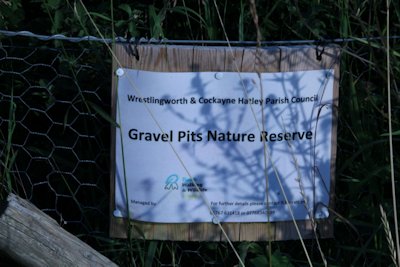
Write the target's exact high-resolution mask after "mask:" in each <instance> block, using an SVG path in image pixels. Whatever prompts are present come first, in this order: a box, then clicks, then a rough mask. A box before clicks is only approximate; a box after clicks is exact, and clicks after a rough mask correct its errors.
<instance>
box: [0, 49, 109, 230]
mask: <svg viewBox="0 0 400 267" xmlns="http://www.w3.org/2000/svg"><path fill="white" fill-rule="evenodd" d="M107 72H108V67H107V66H106V64H105V62H104V59H102V58H101V48H98V49H88V48H84V47H75V48H74V49H69V48H65V47H64V48H62V47H51V46H50V45H46V46H45V47H42V46H29V47H22V46H18V45H6V44H4V42H3V44H1V45H0V107H1V108H0V140H1V141H0V142H2V143H4V145H2V146H1V150H0V152H1V154H0V160H1V166H2V167H3V168H2V169H3V170H2V174H4V173H5V170H7V169H9V170H8V171H9V172H8V173H9V174H11V176H12V177H14V178H15V179H10V181H9V182H10V183H11V184H10V187H12V188H13V190H15V191H18V192H17V193H18V194H19V195H20V196H22V197H25V198H27V199H29V200H30V201H31V202H32V203H34V204H35V205H37V206H38V207H39V208H40V209H42V210H43V211H45V212H46V213H48V214H49V215H51V216H52V217H53V218H54V219H56V221H58V222H59V223H60V225H62V226H63V227H65V228H67V229H68V230H69V231H71V232H73V233H76V234H78V233H79V234H82V233H83V232H82V229H85V231H84V232H86V234H88V233H93V231H96V230H100V231H105V230H106V226H107V224H106V223H105V222H106V220H107V216H106V214H107V210H106V209H105V207H107V206H108V204H107V202H108V182H107V181H108V180H109V179H108V175H109V166H108V162H109V160H108V157H109V147H108V146H109V141H108V138H109V125H108V124H107V123H106V122H105V121H104V120H103V119H102V118H101V117H100V116H99V115H98V114H97V113H96V112H94V110H93V106H95V105H96V106H99V107H101V108H102V109H105V110H106V111H105V112H107V110H108V109H109V107H110V103H109V102H110V101H109V99H110V97H109V95H110V81H109V78H108V77H107V75H106V74H107ZM108 76H109V75H108ZM7 143H8V144H9V146H7V145H6V144H7ZM7 147H8V148H9V149H8V150H7ZM13 156H15V161H14V162H13V163H12V165H11V164H10V163H11V162H10V159H11V158H13ZM3 179H5V178H3ZM3 182H4V181H3ZM3 185H4V183H3ZM89 217H90V218H92V220H90V221H89V220H88V218H89ZM93 218H96V219H93Z"/></svg>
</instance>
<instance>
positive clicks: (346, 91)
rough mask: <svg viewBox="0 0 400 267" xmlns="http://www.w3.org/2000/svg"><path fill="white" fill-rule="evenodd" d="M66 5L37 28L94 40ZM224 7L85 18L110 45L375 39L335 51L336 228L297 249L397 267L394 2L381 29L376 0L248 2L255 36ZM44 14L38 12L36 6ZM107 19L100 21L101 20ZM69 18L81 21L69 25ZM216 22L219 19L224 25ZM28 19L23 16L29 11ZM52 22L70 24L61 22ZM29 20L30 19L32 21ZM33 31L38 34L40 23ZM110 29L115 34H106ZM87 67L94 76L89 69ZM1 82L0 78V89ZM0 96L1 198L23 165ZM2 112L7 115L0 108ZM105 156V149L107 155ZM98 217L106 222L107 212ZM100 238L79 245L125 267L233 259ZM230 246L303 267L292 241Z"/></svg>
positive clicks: (167, 7)
mask: <svg viewBox="0 0 400 267" xmlns="http://www.w3.org/2000/svg"><path fill="white" fill-rule="evenodd" d="M66 2H67V3H66V4H63V3H62V2H60V3H57V6H55V7H52V6H51V5H48V6H46V8H44V9H43V10H44V14H45V15H46V14H48V16H49V18H51V20H52V21H53V22H52V23H49V26H48V27H43V28H44V29H46V32H47V33H48V34H50V33H51V32H52V31H58V32H67V33H68V34H69V35H71V36H75V35H78V34H83V33H85V34H93V35H96V36H98V35H99V34H98V33H97V31H96V30H95V29H94V26H93V25H92V23H91V22H90V20H89V19H88V17H87V16H85V15H84V10H83V8H82V6H80V5H79V4H78V2H77V3H72V2H70V1H66ZM167 2H168V1H167ZM228 2H229V1H228ZM228 2H227V1H218V5H217V6H218V10H216V7H215V5H214V3H213V2H212V1H190V2H189V1H186V2H184V1H176V3H174V1H171V2H169V3H168V4H167V3H166V2H163V3H161V2H160V3H155V4H153V5H146V4H132V3H128V2H126V3H125V2H124V1H120V2H118V3H115V5H116V6H118V8H115V9H114V10H113V12H110V10H111V8H110V7H105V6H101V5H100V6H94V5H92V6H87V8H88V10H89V11H90V12H91V13H96V14H101V16H97V18H96V20H95V23H96V25H97V27H98V29H99V31H100V32H101V33H102V34H106V35H108V36H111V34H112V33H113V32H115V34H116V35H123V34H124V32H125V31H126V29H128V30H129V31H131V33H132V34H133V35H135V34H136V35H140V36H147V37H156V38H158V37H159V36H164V37H166V38H168V39H221V40H225V39H226V37H228V38H229V40H257V36H258V38H260V36H262V38H263V40H292V39H321V38H347V37H364V36H381V37H382V40H364V39H355V41H353V42H347V43H343V44H341V46H342V58H341V80H340V105H339V106H340V109H339V129H338V138H339V141H338V160H337V175H336V207H335V212H336V213H337V214H338V216H337V218H336V220H335V225H334V227H335V238H334V239H320V240H318V241H319V244H317V243H316V242H315V241H312V240H304V243H305V247H306V249H307V251H308V253H309V254H310V261H311V263H312V265H315V266H324V263H323V261H322V260H321V255H320V251H322V252H323V255H324V256H325V258H326V260H327V262H328V265H329V266H335V265H336V266H390V265H392V266H395V265H396V259H397V258H396V248H395V245H394V244H395V243H396V242H395V238H394V237H395V231H394V229H395V228H394V227H395V224H394V213H393V204H392V201H393V199H392V188H394V187H395V186H396V182H395V183H394V185H392V181H391V174H392V173H393V170H391V167H390V165H391V164H390V156H393V166H394V177H396V175H398V174H397V173H396V171H398V170H399V169H400V161H399V158H400V157H399V151H400V149H399V137H398V135H394V136H393V148H394V149H393V151H392V152H390V151H389V139H388V136H385V135H384V134H387V133H389V126H388V122H389V121H388V120H389V113H388V107H389V105H388V102H387V101H386V99H387V97H388V90H387V84H388V83H389V81H391V86H389V90H390V92H391V93H392V94H391V97H390V98H389V101H390V104H391V105H392V107H391V111H392V113H393V114H392V119H391V122H392V124H393V125H392V127H393V130H392V131H393V132H396V131H398V130H399V129H400V125H399V118H400V116H399V115H400V100H399V99H400V96H399V90H398V88H397V83H398V81H397V80H396V79H397V78H396V77H400V73H399V72H400V65H399V64H400V63H398V62H399V60H398V59H399V55H400V51H399V44H398V40H397V39H393V40H390V53H389V54H390V59H391V60H390V64H389V65H386V64H387V62H386V58H385V55H386V51H387V50H386V43H385V41H384V40H385V36H386V34H387V33H388V29H391V31H390V33H391V34H392V35H398V32H397V31H398V30H397V28H396V27H397V25H398V24H399V23H400V5H399V4H398V3H397V2H395V1H393V2H392V3H391V6H390V7H391V8H390V11H391V13H390V20H389V22H388V24H389V26H388V25H387V22H386V3H385V2H384V1H380V0H377V1H347V0H339V1H333V0H331V1H317V0H315V1H312V2H310V1H305V0H299V1H290V0H279V1H272V2H273V3H271V2H267V1H254V3H255V6H256V8H257V13H258V18H259V21H258V25H259V26H258V29H256V28H255V26H254V24H253V16H252V15H251V9H250V4H249V2H248V1H236V2H229V3H228ZM42 4H43V5H45V3H44V2H43V3H42ZM172 4H175V6H174V5H172ZM128 7H129V8H128ZM2 8H4V7H2ZM74 8H75V11H74ZM56 10H57V12H56ZM106 10H108V11H107V12H105V11H106ZM217 11H219V12H217ZM60 12H61V13H60ZM74 12H75V14H78V13H79V14H80V15H79V16H76V15H74ZM218 13H220V14H222V15H221V17H223V19H222V21H223V25H221V23H220V18H218ZM108 14H112V15H108ZM336 14H337V15H336ZM26 16H27V17H29V16H30V15H29V11H27V14H26ZM46 16H47V15H46ZM60 17H64V18H68V19H65V20H64V21H63V20H60ZM35 20H36V18H34V20H33V21H34V22H35ZM111 23H112V24H111ZM38 24H39V25H43V22H41V23H38ZM110 25H111V26H110ZM18 27H19V29H20V30H29V29H31V28H32V30H33V31H34V32H39V33H41V32H42V31H43V29H42V28H40V29H36V31H35V23H32V24H31V25H27V24H23V21H21V24H20V25H19V26H18ZM112 27H114V28H115V29H114V30H112V29H111V28H112ZM223 28H225V29H223ZM224 32H225V33H226V36H225V33H224ZM5 41H7V40H5ZM91 64H93V66H95V64H96V62H94V63H91ZM388 69H389V71H388ZM387 71H388V72H387ZM387 73H389V74H390V76H389V78H387V77H386V74H387ZM74 75H75V74H74ZM105 75H109V73H108V74H105ZM4 77H5V76H4V74H3V76H0V79H4ZM75 79H78V78H77V77H75ZM5 90H6V89H5V87H1V95H0V102H1V106H0V109H3V110H7V112H1V114H6V115H7V117H4V116H3V117H2V119H1V120H0V121H1V122H2V123H0V125H1V127H2V132H1V135H0V136H1V138H0V139H2V140H1V141H2V143H3V146H2V150H1V155H0V158H1V163H2V166H1V175H2V177H1V179H2V180H1V183H2V188H6V189H7V191H11V190H13V187H15V185H14V184H15V183H13V181H12V179H13V175H14V174H15V173H16V172H17V170H18V168H17V167H18V166H19V165H21V164H22V165H23V162H21V161H23V160H24V158H23V157H22V155H21V156H20V155H19V154H20V153H14V150H17V149H16V148H18V146H16V145H15V143H13V140H14V139H13V136H15V135H18V134H20V133H18V132H15V127H16V125H17V124H18V123H19V122H20V119H18V118H16V117H15V116H16V114H15V113H16V110H17V106H16V104H15V103H14V102H13V100H12V99H13V98H11V99H8V100H5V98H4V97H5V96H6V95H10V94H9V93H5V92H6V91H5ZM104 90H108V89H104ZM7 92H8V91H7ZM4 103H6V104H7V105H6V106H5V105H3V104H4ZM18 105H22V104H18ZM89 105H90V104H89ZM89 107H90V108H91V109H95V111H96V112H97V114H100V113H101V112H102V111H101V110H102V109H101V108H102V107H101V106H100V105H98V104H97V105H95V106H94V107H96V108H93V105H90V106H89ZM104 114H107V112H104ZM98 117H100V118H101V117H102V116H101V115H98ZM104 117H106V115H104ZM105 123H109V122H108V121H106V122H105ZM4 125H6V126H4ZM103 149H106V150H107V149H108V148H107V146H106V145H105V146H104V147H103ZM28 160H30V159H28ZM59 167H60V168H62V166H59ZM29 170H30V169H29V168H28V169H27V171H25V172H23V173H24V174H25V173H26V174H29ZM93 175H96V174H93ZM396 189H398V188H396ZM14 190H15V188H14ZM76 201H77V202H79V201H81V200H80V199H76ZM394 201H397V199H394ZM82 205H83V204H82ZM380 206H382V208H380ZM58 209H61V208H60V207H58ZM101 209H102V210H103V211H104V212H105V213H106V214H107V212H108V211H107V209H108V206H107V205H106V204H104V205H103V206H102V207H101ZM82 210H84V209H82ZM383 211H386V213H384V212H383ZM85 218H86V219H85V220H83V221H81V222H78V223H77V226H78V227H81V228H82V227H87V226H85V224H86V223H87V224H90V222H87V221H90V219H94V220H95V219H96V217H93V218H90V216H89V217H88V216H86V217H85ZM88 228H91V227H88ZM101 229H102V230H100V231H96V230H91V231H90V233H84V234H83V235H84V236H85V235H86V238H85V239H87V240H89V241H90V240H92V242H93V245H95V246H96V248H98V250H100V251H101V252H103V253H105V254H106V255H107V256H108V257H110V258H111V259H113V260H114V261H116V262H117V263H119V264H121V265H123V266H134V265H135V263H136V265H137V266H151V265H156V266H161V265H164V266H165V265H169V266H187V265H190V264H193V265H195V263H194V261H191V260H190V259H191V258H194V259H196V260H198V261H199V262H201V264H200V265H203V264H204V265H207V264H208V265H211V266H232V265H235V264H238V262H237V260H235V258H234V257H233V252H232V249H231V248H230V247H229V246H227V244H225V243H212V242H200V243H185V242H172V241H168V242H161V241H158V242H157V241H148V240H128V241H124V240H113V239H109V238H108V237H107V233H106V230H104V229H106V225H104V226H103V228H101ZM82 232H84V231H82ZM93 240H95V241H93ZM233 245H234V248H235V249H236V250H237V251H238V253H239V255H240V258H241V259H242V260H243V262H244V263H245V264H246V266H260V265H261V264H262V265H265V264H271V265H272V264H273V266H304V265H309V264H308V263H307V260H306V255H305V251H304V249H303V248H302V246H301V244H300V243H299V242H296V241H284V242H241V243H235V244H233ZM319 247H320V248H319ZM397 254H398V253H397Z"/></svg>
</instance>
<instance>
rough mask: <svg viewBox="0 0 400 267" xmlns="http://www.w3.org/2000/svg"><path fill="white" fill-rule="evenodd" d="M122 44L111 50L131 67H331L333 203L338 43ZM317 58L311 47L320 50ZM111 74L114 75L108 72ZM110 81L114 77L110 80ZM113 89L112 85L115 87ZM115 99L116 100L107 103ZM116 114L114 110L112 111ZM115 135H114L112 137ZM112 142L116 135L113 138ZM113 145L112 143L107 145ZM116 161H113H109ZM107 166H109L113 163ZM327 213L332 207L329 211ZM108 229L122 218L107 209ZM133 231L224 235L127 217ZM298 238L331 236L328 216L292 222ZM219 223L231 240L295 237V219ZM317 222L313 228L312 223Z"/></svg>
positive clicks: (120, 229)
mask: <svg viewBox="0 0 400 267" xmlns="http://www.w3.org/2000/svg"><path fill="white" fill-rule="evenodd" d="M124 46H126V45H117V47H116V49H115V52H116V54H117V57H118V59H119V61H120V62H121V64H122V67H124V68H133V69H140V70H148V71H161V72H210V71H216V72H217V71H220V72H259V73H263V72H288V71H302V70H318V69H331V68H333V69H334V71H335V82H334V106H335V109H334V112H333V117H334V119H333V127H332V164H331V185H330V189H331V190H330V194H331V200H330V205H329V208H331V209H333V203H334V184H335V179H334V177H335V161H336V160H335V159H336V142H337V140H336V138H337V137H336V127H337V119H336V118H337V107H338V96H339V95H338V88H339V56H340V48H339V47H337V46H327V47H325V48H321V47H313V46H296V47H268V48H254V47H248V48H243V47H233V48H226V47H193V46H172V45H171V46H165V45H140V46H139V47H138V51H139V56H140V59H139V60H136V59H135V58H134V57H132V56H131V55H129V54H127V51H128V49H126V47H125V48H124ZM322 49H323V50H324V51H323V53H322V54H321V60H319V59H317V57H316V51H318V53H321V51H322ZM113 77H114V79H115V76H113ZM113 84H114V85H115V82H113ZM114 91H115V88H114ZM112 104H113V105H115V103H114V102H113V103H112ZM114 115H115V114H114ZM114 139H115V138H114ZM112 142H115V140H112ZM112 148H113V149H115V147H113V146H112ZM112 164H115V162H112ZM112 169H114V168H113V167H112ZM114 179H115V178H114V176H113V175H112V179H111V200H112V201H111V204H110V207H111V211H112V210H113V208H114V203H113V202H114V196H115V195H114V193H115V192H114V191H113V189H114V182H115V181H114ZM331 214H332V213H331ZM110 216H111V226H110V235H111V236H115V237H126V236H127V234H126V229H127V228H128V227H127V223H128V222H127V221H126V220H123V219H120V218H115V217H113V215H112V212H110ZM131 223H132V224H134V226H135V227H132V237H135V238H146V239H156V240H177V241H181V240H182V241H226V237H225V236H224V235H223V234H222V231H221V229H220V228H219V226H218V225H216V224H213V223H211V222H210V223H190V224H182V223H179V224H161V223H143V222H138V221H132V222H131ZM296 223H297V225H298V227H299V230H300V233H301V236H302V238H315V237H316V235H318V237H319V238H327V237H332V236H333V216H332V215H330V216H329V218H328V219H325V220H317V221H316V225H313V224H312V223H311V221H297V222H296ZM222 227H223V229H224V230H225V232H226V233H227V235H228V238H229V239H230V240H231V241H266V240H290V239H298V238H299V236H298V233H297V231H296V229H295V227H294V222H292V221H288V222H274V223H222ZM315 227H317V228H318V231H317V232H315V231H314V230H313V229H314V228H315Z"/></svg>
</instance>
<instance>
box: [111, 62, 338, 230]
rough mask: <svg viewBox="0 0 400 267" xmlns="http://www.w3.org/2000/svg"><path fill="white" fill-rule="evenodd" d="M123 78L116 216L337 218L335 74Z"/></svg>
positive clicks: (136, 74)
mask: <svg viewBox="0 0 400 267" xmlns="http://www.w3.org/2000/svg"><path fill="white" fill-rule="evenodd" d="M118 75H119V77H118V92H117V93H118V97H117V115H116V118H117V122H118V123H119V124H120V128H118V129H117V130H116V174H115V175H116V179H115V181H116V184H115V203H116V205H115V206H116V210H115V211H114V215H115V216H117V217H125V218H127V217H128V210H129V218H130V219H134V220H139V221H146V222H159V223H191V222H211V221H214V220H215V218H213V215H212V213H211V212H210V209H211V210H212V211H213V212H214V214H215V215H216V217H217V219H218V220H219V221H221V222H267V221H291V220H292V215H291V211H290V209H291V210H292V211H293V216H294V219H296V220H306V219H309V218H310V216H315V217H317V218H326V217H328V211H327V209H326V208H325V207H327V206H329V190H330V188H329V187H330V179H331V177H330V167H331V134H332V101H333V76H334V75H333V70H330V69H329V70H315V71H298V72H284V73H262V74H261V75H260V76H259V75H258V74H256V73H240V74H239V73H235V72H219V73H216V72H184V73H182V72H180V73H170V72H168V73H167V72H149V71H139V70H131V69H120V70H119V74H118ZM263 118H264V119H263ZM264 140H265V141H264ZM264 144H265V148H264ZM192 178H193V179H194V181H195V183H196V184H197V186H198V187H197V188H196V186H195V184H194V183H193V180H192ZM267 181H268V184H267ZM128 207H129V208H128Z"/></svg>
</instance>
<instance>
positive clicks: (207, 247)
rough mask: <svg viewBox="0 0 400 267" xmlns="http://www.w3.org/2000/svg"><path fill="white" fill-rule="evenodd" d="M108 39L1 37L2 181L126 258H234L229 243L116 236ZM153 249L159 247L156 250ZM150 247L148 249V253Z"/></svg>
mask: <svg viewBox="0 0 400 267" xmlns="http://www.w3.org/2000/svg"><path fill="white" fill-rule="evenodd" d="M104 55H107V50H106V47H105V45H102V44H95V45H93V44H88V43H86V44H81V43H79V44H78V43H68V44H67V43H65V42H57V41H55V42H54V41H52V42H42V41H37V40H33V39H32V40H31V39H29V40H27V39H21V40H19V39H15V37H14V38H6V39H3V40H1V42H0V175H1V176H0V178H1V179H0V189H1V191H4V190H6V191H7V189H8V188H9V189H12V191H14V192H15V193H16V194H18V195H19V196H21V197H24V198H26V199H28V200H29V201H31V202H32V203H33V204H35V205H36V206H37V207H38V208H40V209H41V210H42V211H44V212H46V213H47V214H48V215H50V216H51V217H52V218H54V219H55V220H56V221H57V222H58V223H59V225H60V226H62V227H63V228H65V229H66V230H68V231H69V232H71V233H73V234H75V235H76V236H78V237H80V238H81V239H83V240H84V241H85V242H87V243H89V244H90V245H92V246H93V247H94V248H95V249H97V250H99V251H100V252H102V253H104V254H105V255H106V256H108V257H109V258H110V259H112V260H114V261H116V262H117V263H119V264H121V265H123V266H129V265H135V264H132V263H133V262H136V263H139V264H138V265H141V264H140V262H141V263H142V264H144V263H145V261H146V260H148V259H149V257H150V259H151V261H152V264H153V266H188V265H191V266H228V265H229V266H232V265H235V264H237V262H236V260H235V257H234V256H233V254H231V252H230V250H229V248H227V244H225V243H210V242H202V243H187V242H173V241H172V242H171V241H169V242H161V241H146V240H135V241H133V242H135V246H133V247H132V244H130V243H129V242H132V241H129V240H113V239H110V238H109V237H108V226H109V221H108V219H109V217H108V213H109V200H110V199H109V181H110V180H109V177H110V176H109V174H110V168H109V167H110V166H109V162H110V160H109V157H110V135H109V134H110V129H111V128H110V127H111V125H110V123H109V121H107V119H106V118H104V115H103V114H101V113H102V112H104V113H108V114H109V113H110V106H111V103H110V102H111V101H110V99H111V97H110V96H111V59H110V58H108V57H105V56H104ZM151 251H154V254H150V252H151ZM143 255H146V257H147V258H146V257H144V256H143Z"/></svg>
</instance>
